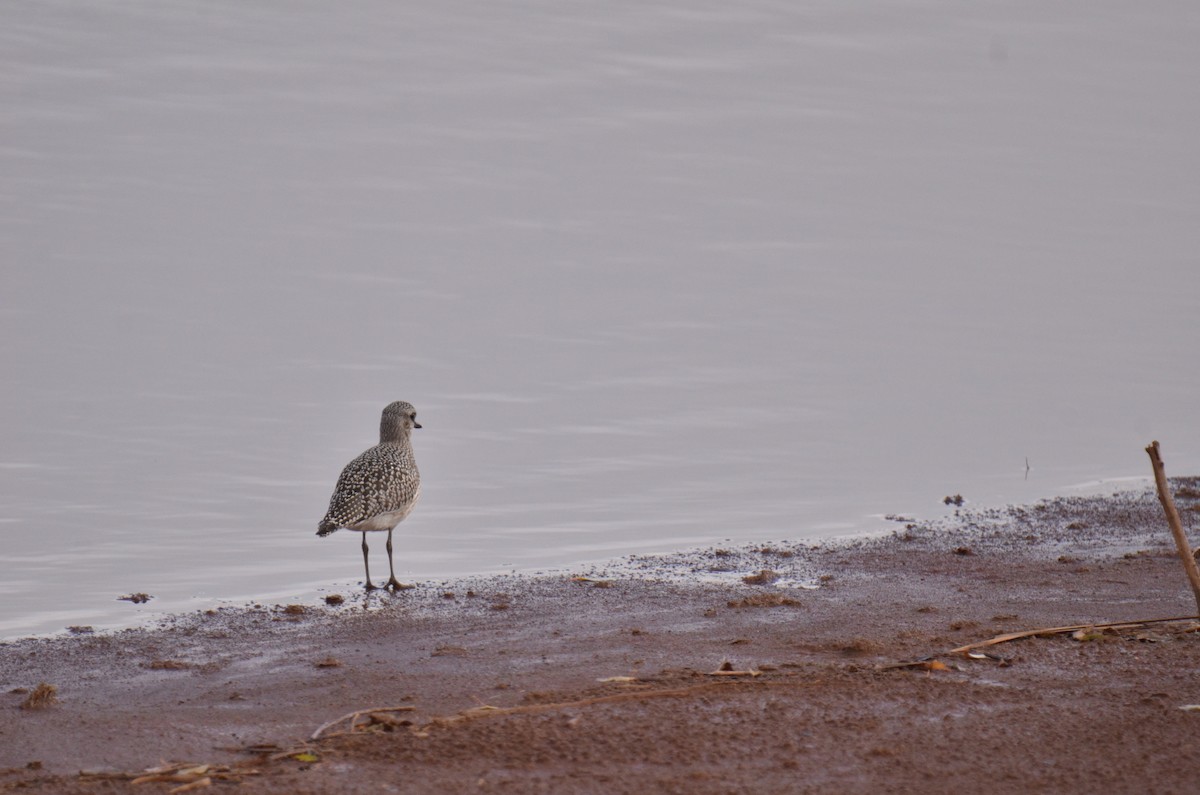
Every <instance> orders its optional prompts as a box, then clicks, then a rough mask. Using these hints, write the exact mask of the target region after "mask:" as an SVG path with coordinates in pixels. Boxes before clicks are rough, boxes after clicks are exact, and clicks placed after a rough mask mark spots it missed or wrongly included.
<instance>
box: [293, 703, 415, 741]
mask: <svg viewBox="0 0 1200 795" xmlns="http://www.w3.org/2000/svg"><path fill="white" fill-rule="evenodd" d="M415 709H416V707H413V706H404V707H373V708H372V709H360V710H356V711H354V712H351V713H348V714H346V715H343V716H342V717H340V718H334V719H333V720H331V721H329V722H328V723H323V724H321V726H320V728H318V729H317V730H316V731H315V732H313V733H312V737H309V738H308V739H309V740H315V739H317V738H318V737H320V736H321V732H323V731H325V730H326V729H328V728H329V727H330V726H336V725H337V724H339V723H341V722H342V721H344V720H347V719H349V721H350V728H351V729H353V728H354V721H356V720H358V718H359V716H360V715H370V714H371V713H372V712H412V711H413V710H415Z"/></svg>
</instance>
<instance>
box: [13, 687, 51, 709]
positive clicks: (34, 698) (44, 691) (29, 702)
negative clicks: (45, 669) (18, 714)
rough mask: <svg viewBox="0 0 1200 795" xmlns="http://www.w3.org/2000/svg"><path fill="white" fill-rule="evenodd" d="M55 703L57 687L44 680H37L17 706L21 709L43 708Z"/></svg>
mask: <svg viewBox="0 0 1200 795" xmlns="http://www.w3.org/2000/svg"><path fill="white" fill-rule="evenodd" d="M57 703H58V688H57V687H55V686H54V685H51V684H47V683H46V682H39V683H38V686H37V687H35V688H34V689H33V690H32V691H30V693H29V695H28V696H26V697H25V700H24V701H22V702H21V703H20V705H19V706H20V708H21V709H45V708H46V707H52V706H54V705H55V704H57Z"/></svg>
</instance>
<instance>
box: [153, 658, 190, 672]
mask: <svg viewBox="0 0 1200 795" xmlns="http://www.w3.org/2000/svg"><path fill="white" fill-rule="evenodd" d="M146 667H147V668H149V669H150V670H151V671H183V670H186V669H188V668H191V667H192V664H191V663H189V662H184V661H183V660H151V661H150V662H148V663H146Z"/></svg>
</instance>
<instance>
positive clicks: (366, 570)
mask: <svg viewBox="0 0 1200 795" xmlns="http://www.w3.org/2000/svg"><path fill="white" fill-rule="evenodd" d="M388 541H389V546H391V544H390V541H391V538H389V539H388ZM391 557H392V551H391V550H390V549H389V550H388V560H389V561H390V560H391ZM363 573H365V574H366V575H367V590H368V591H374V590H375V586H374V585H373V584H372V583H371V564H369V563H368V562H367V531H366V530H363Z"/></svg>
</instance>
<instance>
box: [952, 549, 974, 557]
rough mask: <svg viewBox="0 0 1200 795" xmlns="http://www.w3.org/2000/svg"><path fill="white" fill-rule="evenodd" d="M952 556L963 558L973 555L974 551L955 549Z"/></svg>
mask: <svg viewBox="0 0 1200 795" xmlns="http://www.w3.org/2000/svg"><path fill="white" fill-rule="evenodd" d="M954 554H955V555H964V556H965V555H974V554H975V550H973V549H971V548H970V547H955V548H954Z"/></svg>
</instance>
